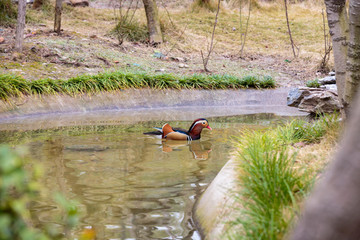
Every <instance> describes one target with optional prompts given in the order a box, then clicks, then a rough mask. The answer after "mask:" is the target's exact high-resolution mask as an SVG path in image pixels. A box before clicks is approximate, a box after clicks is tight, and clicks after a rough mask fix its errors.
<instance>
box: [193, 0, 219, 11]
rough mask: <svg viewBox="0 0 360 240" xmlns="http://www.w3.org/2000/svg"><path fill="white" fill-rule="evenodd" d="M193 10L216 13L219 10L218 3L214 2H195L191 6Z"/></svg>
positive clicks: (203, 0) (199, 0)
mask: <svg viewBox="0 0 360 240" xmlns="http://www.w3.org/2000/svg"><path fill="white" fill-rule="evenodd" d="M191 9H192V10H193V11H195V12H196V11H199V10H201V9H206V10H209V11H211V12H215V11H216V9H217V3H216V1H214V0H195V1H194V2H193V3H192V5H191Z"/></svg>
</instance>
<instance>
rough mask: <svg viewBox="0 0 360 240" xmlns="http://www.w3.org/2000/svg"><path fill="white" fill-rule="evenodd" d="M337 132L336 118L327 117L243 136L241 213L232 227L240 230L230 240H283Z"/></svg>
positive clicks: (324, 162) (323, 162)
mask: <svg viewBox="0 0 360 240" xmlns="http://www.w3.org/2000/svg"><path fill="white" fill-rule="evenodd" d="M339 129H340V123H339V121H338V116H337V115H329V116H325V117H322V118H320V119H318V120H316V121H314V122H312V123H309V122H306V121H303V120H294V121H293V122H291V123H289V124H288V125H285V126H281V127H278V128H277V129H274V130H269V131H266V132H247V133H245V134H244V135H243V136H242V137H241V139H239V143H238V149H239V155H238V160H239V164H240V169H241V174H239V175H240V179H239V180H240V184H241V188H242V192H241V193H240V196H241V197H240V198H239V200H238V201H239V204H240V205H241V206H242V209H241V212H240V213H239V215H240V216H241V217H239V218H238V219H237V220H236V221H235V222H234V225H237V227H239V225H240V229H242V231H241V232H238V233H237V236H231V238H234V239H282V238H283V237H284V236H286V234H287V232H288V230H289V227H290V226H291V222H292V221H293V219H294V218H296V215H297V213H298V212H299V210H300V207H299V205H301V202H302V200H303V199H304V198H305V196H306V195H307V193H308V192H309V190H310V189H311V186H312V184H313V182H314V180H315V179H316V177H318V176H319V173H321V172H322V171H323V169H324V167H325V165H326V162H327V161H326V159H328V157H329V153H331V150H332V146H334V144H335V141H336V138H337V133H338V132H339ZM299 146H301V148H300V149H297V147H299ZM319 157H320V158H321V159H319Z"/></svg>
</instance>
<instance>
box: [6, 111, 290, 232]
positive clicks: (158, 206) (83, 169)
mask: <svg viewBox="0 0 360 240" xmlns="http://www.w3.org/2000/svg"><path fill="white" fill-rule="evenodd" d="M288 119H289V117H278V116H275V115H273V114H253V115H243V116H235V117H219V118H209V119H208V120H209V122H210V126H211V127H212V128H213V130H212V131H210V130H208V129H204V130H203V133H202V138H201V140H200V141H193V142H191V143H187V142H170V141H168V142H163V141H161V140H159V139H156V138H153V137H151V136H147V135H143V134H142V133H143V132H144V131H149V130H150V131H151V130H152V129H151V128H152V127H154V126H162V125H163V123H164V122H157V121H149V122H137V123H134V124H119V125H106V124H105V125H104V124H103V123H101V124H100V123H99V124H96V123H93V125H87V126H68V127H56V128H48V129H46V130H41V129H33V130H21V129H19V130H1V131H0V139H1V143H9V144H11V145H13V146H24V147H26V148H27V149H28V158H29V159H28V161H27V162H28V164H29V165H31V164H40V165H42V166H43V169H44V175H43V177H42V179H41V183H42V185H43V186H44V187H45V189H46V191H44V192H42V194H41V197H40V198H39V199H38V200H37V201H36V202H34V203H33V204H32V205H31V214H32V220H33V223H34V224H35V225H39V224H44V223H55V224H56V222H57V221H58V220H56V219H54V217H53V216H54V215H57V214H61V212H60V210H59V209H58V208H57V206H56V204H55V203H54V201H53V198H52V196H53V194H54V193H55V192H61V193H62V194H63V195H65V196H66V197H67V198H69V199H76V200H77V201H78V203H79V209H80V212H81V218H80V223H79V225H78V227H77V228H76V229H74V230H73V232H72V233H71V234H72V235H73V236H74V237H75V238H76V236H79V234H80V232H81V231H82V230H83V229H85V228H91V229H94V230H95V232H96V235H97V239H201V237H200V235H199V233H198V231H197V230H196V228H195V226H194V224H193V222H192V209H193V205H194V203H195V201H196V199H197V198H198V197H199V196H200V194H201V193H202V192H203V191H204V190H205V188H206V186H207V185H208V184H209V183H210V182H211V181H212V179H213V178H214V177H215V176H216V174H217V173H218V172H219V170H220V169H221V168H222V166H223V165H224V164H225V163H226V161H227V160H228V159H229V156H230V155H231V153H232V151H233V150H234V149H233V146H232V145H233V144H232V142H231V141H232V140H231V139H232V136H239V135H240V133H241V132H242V131H243V130H244V129H259V128H264V127H269V126H273V125H274V124H278V123H279V122H283V121H287V120H288ZM169 123H170V125H172V126H176V127H182V128H188V127H189V126H190V124H191V123H192V122H191V121H181V122H169ZM1 129H6V126H3V127H2V128H1ZM13 129H14V128H13Z"/></svg>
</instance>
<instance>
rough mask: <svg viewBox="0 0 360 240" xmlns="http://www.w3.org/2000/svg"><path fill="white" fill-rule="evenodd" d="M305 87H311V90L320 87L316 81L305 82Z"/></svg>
mask: <svg viewBox="0 0 360 240" xmlns="http://www.w3.org/2000/svg"><path fill="white" fill-rule="evenodd" d="M306 86H307V87H311V88H318V87H320V83H319V82H318V80H317V79H315V80H309V81H307V82H306Z"/></svg>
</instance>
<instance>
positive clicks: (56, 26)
mask: <svg viewBox="0 0 360 240" xmlns="http://www.w3.org/2000/svg"><path fill="white" fill-rule="evenodd" d="M61 12H62V0H56V3H55V21H54V31H55V32H56V33H57V34H58V35H60V31H61Z"/></svg>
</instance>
